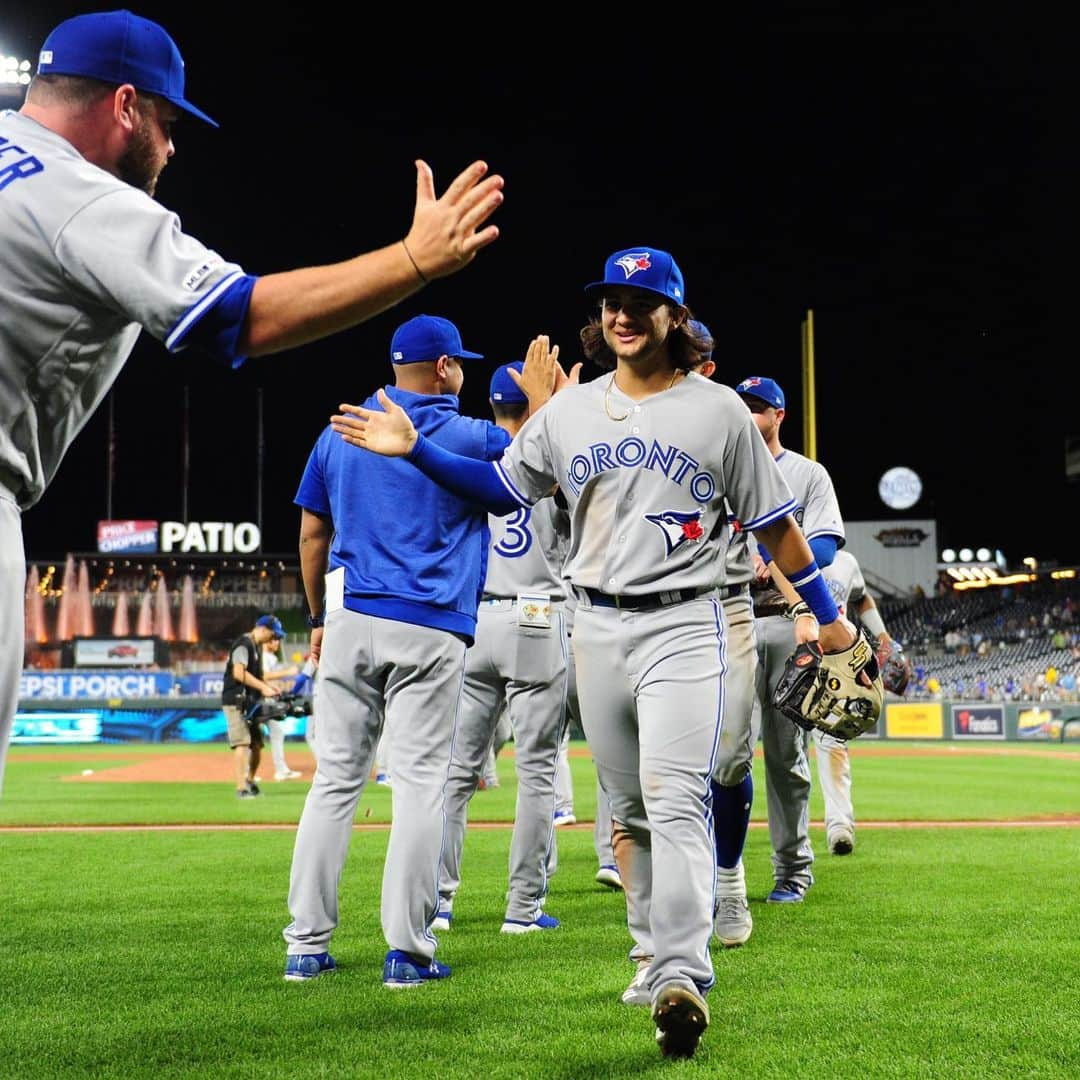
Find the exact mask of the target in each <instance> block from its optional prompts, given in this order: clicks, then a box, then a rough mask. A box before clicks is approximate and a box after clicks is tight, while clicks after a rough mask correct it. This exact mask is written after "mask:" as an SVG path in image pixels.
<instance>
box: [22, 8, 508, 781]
mask: <svg viewBox="0 0 1080 1080" xmlns="http://www.w3.org/2000/svg"><path fill="white" fill-rule="evenodd" d="M185 114H187V115H190V116H194V117H196V118H197V119H199V120H202V121H205V122H206V123H209V124H214V121H213V120H211V119H210V118H209V117H208V116H207V115H206V114H205V113H204V112H202V111H201V110H200V109H197V108H196V107H195V106H194V105H192V104H191V103H190V102H189V101H188V100H187V99H186V97H185V96H184V64H183V60H182V59H181V57H180V52H179V50H178V49H177V47H176V44H175V42H174V41H173V40H172V38H171V37H170V36H169V35H168V34H167V33H166V31H165V30H164V29H163V28H162V27H161V26H159V25H158V24H157V23H154V22H151V21H150V20H149V19H143V18H140V17H139V16H138V15H133V14H132V13H131V12H130V11H106V12H98V13H94V14H89V15H78V16H76V17H75V18H72V19H68V20H67V21H65V22H62V23H61V24H60V25H59V26H57V27H56V28H55V29H54V30H53V31H52V32H51V33H50V34H49V36H48V37H47V38H46V40H45V43H44V45H43V46H42V50H41V55H40V59H39V62H38V68H37V73H36V75H35V77H34V79H33V81H32V82H31V84H30V87H29V89H28V91H27V94H26V101H25V103H24V105H23V107H22V108H21V109H20V110H19V112H17V113H16V112H10V111H3V112H0V786H2V783H3V771H4V761H5V758H6V755H7V745H8V741H9V738H10V732H11V724H12V720H13V718H14V716H15V709H16V705H17V703H18V695H19V674H20V672H21V670H22V662H23V651H24V641H23V591H24V588H25V581H26V576H25V575H26V556H25V552H24V548H23V538H22V520H21V517H20V515H21V513H22V512H23V511H25V510H27V509H29V508H30V507H31V506H33V505H34V504H35V503H36V502H38V500H39V499H40V498H41V497H42V495H43V494H44V492H45V489H46V487H47V486H48V485H49V483H50V482H51V481H52V478H53V476H54V475H55V473H56V471H57V469H58V467H59V465H60V462H61V460H62V459H63V457H64V454H65V453H66V452H67V450H68V447H69V446H70V445H71V443H72V441H73V440H74V439H75V437H76V436H77V435H78V433H79V432H80V431H81V430H82V428H83V426H84V425H85V424H86V422H87V421H88V420H89V419H90V417H91V415H92V414H93V413H94V410H95V409H96V408H97V407H98V405H100V404H101V402H102V400H103V399H104V398H105V396H106V394H107V393H108V392H109V389H110V387H111V386H112V384H113V383H114V382H115V381H116V378H117V376H118V375H119V374H120V369H121V368H122V367H123V366H124V363H125V362H126V361H127V358H128V356H129V355H130V354H131V351H132V349H133V348H134V346H135V342H136V339H137V338H138V337H139V334H140V332H141V331H142V330H143V329H145V330H147V331H148V332H149V333H150V334H152V335H153V336H154V337H156V338H157V339H158V340H159V341H161V342H163V343H164V345H165V347H166V348H167V349H168V350H169V351H170V352H174V353H175V352H180V351H182V350H185V349H188V348H191V349H192V350H193V351H195V352H197V353H203V354H205V355H208V356H210V357H213V358H215V359H217V360H219V361H221V362H222V363H225V364H227V365H229V366H231V367H237V366H239V365H240V364H241V363H242V362H243V361H244V359H245V358H246V357H248V356H263V355H266V354H268V353H274V352H280V351H281V350H283V349H290V348H294V347H295V346H298V345H303V344H305V343H307V342H309V341H315V340H317V339H319V338H323V337H326V336H328V335H330V334H333V333H336V332H337V331H339V330H346V329H348V328H349V327H352V326H355V325H357V324H358V323H361V322H364V321H365V320H366V319H369V318H371V317H372V316H373V315H377V314H378V313H379V312H381V311H385V310H386V309H387V308H389V307H391V306H392V305H394V304H396V303H398V302H399V301H401V300H404V299H405V298H406V297H408V296H411V295H413V294H414V293H416V292H417V291H418V290H419V289H420V288H421V287H422V286H423V285H424V284H425V283H427V282H429V281H431V280H433V279H435V278H438V277H444V276H446V275H447V274H451V273H453V272H455V271H457V270H460V269H461V268H462V267H464V266H466V265H467V264H468V263H469V262H471V261H472V259H473V258H474V257H475V255H476V253H477V252H478V251H479V250H480V249H481V248H483V247H486V246H487V245H488V244H490V243H491V242H492V241H493V240H495V239H496V237H497V236H498V230H497V229H496V227H495V226H494V225H488V226H486V227H484V222H486V221H487V219H488V218H489V217H490V216H491V214H492V213H493V212H494V211H495V209H496V208H497V207H498V205H499V204H500V203H501V202H502V191H501V188H502V183H503V182H502V178H501V177H499V176H489V177H486V178H485V173H486V172H487V166H486V165H485V164H484V163H483V162H481V161H476V162H473V164H472V165H470V166H469V167H468V168H467V169H465V170H464V171H463V172H462V173H461V174H460V175H459V176H458V177H457V178H456V179H455V180H454V181H453V182H452V183H451V184H450V186H449V187H448V188H447V190H446V192H445V193H444V194H443V195H442V196H441V197H440V198H438V199H436V197H435V189H434V181H433V179H432V174H431V169H430V168H429V167H428V166H427V164H426V163H425V162H423V161H417V162H416V208H415V211H414V214H413V221H412V225H411V227H410V229H409V231H408V233H407V234H406V236H405V238H404V239H403V240H399V241H396V242H395V243H393V244H389V245H387V246H386V247H384V248H380V249H379V250H377V251H371V252H368V253H367V254H364V255H359V256H357V257H356V258H353V259H349V260H347V261H345V262H340V263H336V264H334V265H329V266H314V267H307V268H305V269H300V270H292V271H288V272H285V273H277V274H267V275H264V276H262V277H256V276H254V275H251V274H247V273H245V272H244V270H243V269H242V268H241V267H240V266H238V265H237V264H236V263H233V262H229V261H227V260H225V259H224V258H222V257H221V256H220V255H219V254H217V253H216V252H215V251H212V250H210V249H209V248H208V247H206V246H205V245H204V244H202V243H201V242H200V241H198V240H196V239H195V238H194V237H192V236H189V235H188V234H186V233H184V232H183V231H182V230H181V227H180V222H179V220H178V218H177V217H176V215H175V214H173V213H171V212H169V211H168V210H166V209H165V208H164V207H163V206H160V205H159V204H158V203H157V202H155V201H154V199H153V195H154V191H155V190H156V187H157V182H158V178H159V176H160V175H161V172H162V170H163V169H164V168H165V165H166V164H167V163H168V161H169V159H170V158H171V157H172V155H173V152H174V149H175V146H174V142H173V131H174V126H175V125H176V123H177V121H178V120H179V119H180V118H181V117H182V116H184V115H185ZM214 126H215V127H216V126H217V125H216V124H214Z"/></svg>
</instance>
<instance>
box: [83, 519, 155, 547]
mask: <svg viewBox="0 0 1080 1080" xmlns="http://www.w3.org/2000/svg"><path fill="white" fill-rule="evenodd" d="M97 549H98V551H100V552H101V553H102V554H105V555H142V554H150V553H152V552H155V551H157V549H158V523H157V522H156V521H99V522H98V527H97Z"/></svg>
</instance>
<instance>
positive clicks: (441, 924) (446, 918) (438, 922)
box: [431, 911, 454, 930]
mask: <svg viewBox="0 0 1080 1080" xmlns="http://www.w3.org/2000/svg"><path fill="white" fill-rule="evenodd" d="M453 919H454V915H453V912H451V911H440V912H439V914H438V915H436V916H435V921H434V922H433V923H432V924H431V929H432V930H449V929H450V923H451V922H452V921H453Z"/></svg>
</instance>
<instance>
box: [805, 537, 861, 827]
mask: <svg viewBox="0 0 1080 1080" xmlns="http://www.w3.org/2000/svg"><path fill="white" fill-rule="evenodd" d="M821 574H822V577H824V578H825V583H826V584H827V585H828V586H829V592H830V593H831V594H832V598H833V600H834V601H836V606H837V607H838V608H839V609H840V613H841V614H842V615H846V614H847V613H848V610H849V608H850V606H851V604H853V603H858V602H859V601H860V600H862V598H863V597H864V596H865V595H866V582H865V581H864V580H863V575H862V570H861V568H860V567H859V561H858V559H856V558H855V556H854V555H852V554H851V552H850V551H838V552H837V553H836V558H835V559H834V560H833V561H832V563H831V564H830V565H829V566H826V567H825V569H824V570H822V572H821ZM811 734H812V737H813V739H814V746H815V749H816V751H817V764H818V780H819V782H820V783H821V794H822V797H823V798H824V800H825V836H826V839H827V840H828V842H829V846H830V847H831V846H832V842H833V839H834V838H835V837H836V835H837V834H838V833H844V832H846V833H849V834H854V832H855V808H854V806H853V805H852V802H851V758H850V756H849V754H848V745H847V743H846V742H844V740H843V739H838V738H836V737H835V736H834V735H827V734H826V733H825V732H824V731H817V730H815V731H813V732H812V733H811Z"/></svg>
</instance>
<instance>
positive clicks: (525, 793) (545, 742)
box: [395, 600, 566, 922]
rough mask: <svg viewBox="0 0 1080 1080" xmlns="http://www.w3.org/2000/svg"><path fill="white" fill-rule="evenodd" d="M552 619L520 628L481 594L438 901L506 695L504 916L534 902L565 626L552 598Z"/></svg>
mask: <svg viewBox="0 0 1080 1080" xmlns="http://www.w3.org/2000/svg"><path fill="white" fill-rule="evenodd" d="M551 623H552V625H551V627H550V628H548V629H544V628H539V627H533V626H520V625H518V612H517V607H516V605H515V603H514V602H513V601H511V600H495V601H491V600H485V601H482V602H481V605H480V611H479V616H478V621H477V630H476V644H475V645H474V646H473V647H472V648H471V649H470V650H469V651H468V654H467V656H466V661H465V685H464V690H463V693H462V697H461V713H460V717H459V720H458V726H457V734H456V735H455V737H454V747H453V752H452V754H451V760H450V770H449V774H448V776H447V780H446V843H445V845H444V847H443V855H442V865H441V868H440V871H439V896H440V901H441V906H442V907H443V909H450V908H452V905H453V900H454V897H455V895H456V894H457V891H458V888H459V887H460V884H461V853H462V849H463V848H464V844H465V827H466V818H467V814H468V805H469V800H470V799H471V798H472V795H473V793H474V792H475V791H476V788H477V784H478V782H479V780H480V777H481V775H482V773H483V768H484V760H485V758H486V757H487V754H488V750H489V748H490V747H491V745H492V738H493V737H494V735H495V729H496V725H497V724H498V721H499V717H500V714H501V712H502V706H503V702H504V701H505V703H506V706H507V714H508V716H509V720H510V727H511V728H512V730H513V733H514V768H515V771H516V772H517V778H518V786H517V806H516V808H515V813H514V831H513V836H512V839H511V841H510V887H509V891H508V894H507V905H506V918H507V919H513V920H515V921H519V922H532V921H533V920H535V919H536V918H537V916H538V915H540V913H541V911H542V910H543V903H544V897H545V896H546V895H547V886H548V853H549V850H550V849H551V847H552V832H553V830H554V823H553V820H552V819H553V815H554V812H555V765H556V759H557V757H558V753H559V742H560V739H561V736H562V731H563V723H564V715H565V708H566V634H565V631H564V630H563V624H562V612H561V610H560V605H558V604H552V610H551ZM395 783H396V780H395Z"/></svg>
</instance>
